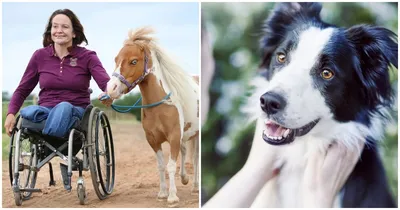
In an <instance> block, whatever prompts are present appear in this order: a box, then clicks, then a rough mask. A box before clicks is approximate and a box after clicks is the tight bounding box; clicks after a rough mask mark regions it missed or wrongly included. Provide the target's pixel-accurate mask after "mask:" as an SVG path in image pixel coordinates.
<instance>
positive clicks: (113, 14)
mask: <svg viewBox="0 0 400 210" xmlns="http://www.w3.org/2000/svg"><path fill="white" fill-rule="evenodd" d="M2 6H3V7H2V27H3V28H2V29H3V30H2V38H3V39H2V55H3V57H2V60H3V63H2V72H3V89H2V90H3V91H8V92H9V93H10V94H12V92H14V91H15V89H16V88H17V86H18V84H19V82H20V80H21V78H22V75H23V73H24V72H25V69H26V66H27V64H28V62H29V60H30V58H31V56H32V54H33V52H35V50H37V49H39V48H42V47H43V45H42V39H43V36H42V35H43V32H44V30H45V26H46V24H47V21H48V18H49V17H50V15H51V14H52V13H53V12H54V11H55V10H57V9H64V8H68V9H70V10H72V11H73V12H74V13H75V14H76V15H77V16H78V18H79V20H80V21H81V23H82V25H83V27H84V30H85V35H86V38H87V39H88V42H89V45H87V46H85V47H86V48H88V49H90V50H94V51H95V52H96V53H97V55H98V57H99V59H100V61H101V62H102V64H103V67H104V68H105V69H106V71H107V73H108V74H109V75H111V73H112V72H113V71H114V67H115V63H114V58H115V56H116V55H117V54H118V52H119V50H120V49H121V47H122V44H123V41H124V40H125V39H126V38H127V37H128V31H129V29H135V28H137V27H142V26H151V27H153V28H154V29H155V31H156V33H155V37H156V38H157V39H158V43H159V44H160V46H161V47H163V48H164V49H165V50H166V51H167V52H168V53H169V54H170V55H171V56H172V57H174V58H176V59H177V62H178V64H180V65H181V66H182V67H183V69H184V70H185V71H186V72H188V73H189V74H191V75H195V74H196V75H199V74H200V68H199V43H200V37H199V3H197V2H192V3H182V2H177V3H138V2H124V3H112V2H93V3H79V2H64V3H61V2H59V3H51V2H41V3H27V2H22V3H20V2H19V3H17V2H6V3H2ZM90 87H91V88H92V89H93V94H92V95H91V98H96V97H97V96H98V95H99V94H100V93H101V90H100V89H99V87H98V86H97V84H96V82H95V81H94V80H93V79H92V80H91V83H90ZM39 91H40V88H39V84H38V85H37V86H36V88H35V89H34V90H33V93H35V94H36V95H38V94H39ZM136 91H138V90H136Z"/></svg>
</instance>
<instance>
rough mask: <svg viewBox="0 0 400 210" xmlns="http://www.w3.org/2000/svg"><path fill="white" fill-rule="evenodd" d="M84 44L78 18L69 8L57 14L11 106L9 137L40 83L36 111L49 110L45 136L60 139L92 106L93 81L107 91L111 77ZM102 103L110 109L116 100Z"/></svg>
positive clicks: (8, 121)
mask: <svg viewBox="0 0 400 210" xmlns="http://www.w3.org/2000/svg"><path fill="white" fill-rule="evenodd" d="M83 42H85V43H86V44H88V41H87V39H86V36H85V34H84V29H83V26H82V24H81V23H80V21H79V19H78V18H77V16H76V15H75V14H74V13H73V12H72V11H71V10H69V9H60V10H56V11H55V12H53V14H52V15H51V16H50V18H49V21H48V23H47V26H46V29H45V32H44V34H43V48H41V49H38V50H36V51H35V52H34V53H33V55H32V58H31V59H30V61H29V63H28V66H27V68H26V70H25V73H24V75H23V76H22V79H21V82H20V84H19V85H18V87H17V89H16V91H15V92H14V94H13V96H12V98H11V101H10V104H9V106H8V112H7V118H6V120H5V123H4V127H5V128H6V132H7V134H8V135H9V136H10V135H11V134H10V133H11V131H12V129H13V127H14V125H15V114H16V113H17V112H18V111H19V109H20V108H21V106H22V104H23V102H24V100H25V99H26V97H27V96H28V95H29V94H30V93H31V92H32V90H33V89H34V88H35V86H36V85H37V83H38V82H39V85H40V89H41V90H40V93H39V106H37V107H33V109H40V108H42V109H43V110H48V111H49V113H48V117H47V121H46V126H45V129H44V130H43V133H44V134H48V135H53V136H58V137H63V136H65V134H66V132H67V128H69V127H71V126H72V125H73V123H74V120H72V119H75V118H82V116H83V113H84V110H85V108H86V107H87V106H88V105H89V104H90V93H89V84H90V78H91V77H92V76H93V78H94V80H95V81H96V83H97V85H98V86H99V87H100V89H101V90H103V91H104V90H105V89H106V85H107V82H108V81H109V79H110V77H109V76H108V74H107V72H106V70H105V69H104V68H103V66H102V64H101V62H100V60H99V58H98V57H97V55H96V53H95V52H94V51H90V50H88V49H86V48H84V47H80V46H78V45H80V44H82V43H83ZM101 95H102V94H101ZM101 95H100V96H99V97H101ZM102 103H103V104H105V105H107V106H109V105H111V103H112V99H108V100H104V101H102ZM30 108H31V110H30V111H32V107H30Z"/></svg>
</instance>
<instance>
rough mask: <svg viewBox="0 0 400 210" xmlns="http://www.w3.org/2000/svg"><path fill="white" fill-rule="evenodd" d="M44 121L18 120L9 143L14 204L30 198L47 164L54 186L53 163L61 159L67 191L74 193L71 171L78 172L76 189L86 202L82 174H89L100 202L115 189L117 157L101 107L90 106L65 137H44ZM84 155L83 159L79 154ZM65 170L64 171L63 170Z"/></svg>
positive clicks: (83, 202)
mask: <svg viewBox="0 0 400 210" xmlns="http://www.w3.org/2000/svg"><path fill="white" fill-rule="evenodd" d="M44 125H45V121H42V122H40V123H33V122H31V121H29V120H26V119H23V118H22V117H21V116H18V117H17V122H16V126H15V127H14V128H13V131H12V135H11V140H10V148H9V149H10V153H9V175H10V182H11V186H12V190H13V192H14V199H15V204H16V205H17V206H21V205H22V201H24V200H28V199H30V198H31V195H32V193H34V192H41V190H40V189H35V184H36V179H37V174H38V172H39V171H40V169H41V168H42V167H43V166H44V165H46V164H48V165H49V175H50V182H49V185H55V181H54V176H53V167H52V164H51V162H50V160H52V159H53V158H54V157H57V156H58V157H60V158H61V159H62V160H63V161H62V162H66V163H67V165H65V164H64V165H63V164H62V163H60V166H61V174H62V177H63V184H64V188H65V189H66V190H67V191H68V192H71V190H72V186H71V185H72V184H71V177H72V171H79V178H78V180H77V185H76V190H77V194H78V198H79V203H80V204H81V205H84V204H85V202H86V192H85V190H86V189H85V182H84V179H83V176H82V172H83V171H90V174H91V179H92V183H93V187H94V189H95V192H96V194H97V197H98V198H99V199H100V200H103V199H105V198H107V197H108V196H109V195H110V194H111V193H112V191H113V189H114V178H115V157H114V144H113V137H112V133H111V126H110V123H109V120H108V117H107V116H106V114H105V113H104V112H102V111H101V110H100V109H99V108H97V107H93V105H89V106H88V107H87V108H86V109H85V112H84V115H83V118H82V120H80V121H78V122H77V123H75V125H74V126H73V128H72V129H71V130H70V131H69V136H68V137H65V138H59V137H53V136H48V135H44V134H42V132H41V131H42V130H43V129H44ZM79 152H81V154H82V155H81V157H77V153H79ZM63 169H64V170H63Z"/></svg>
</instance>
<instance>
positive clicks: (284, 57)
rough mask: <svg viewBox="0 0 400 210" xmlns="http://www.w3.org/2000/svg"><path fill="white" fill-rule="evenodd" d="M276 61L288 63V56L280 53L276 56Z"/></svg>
mask: <svg viewBox="0 0 400 210" xmlns="http://www.w3.org/2000/svg"><path fill="white" fill-rule="evenodd" d="M276 60H277V61H278V62H279V63H285V61H286V55H285V54H283V53H278V55H277V56H276Z"/></svg>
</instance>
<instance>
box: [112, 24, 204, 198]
mask: <svg viewBox="0 0 400 210" xmlns="http://www.w3.org/2000/svg"><path fill="white" fill-rule="evenodd" d="M152 33H153V30H152V29H151V28H147V27H144V28H140V29H137V30H136V31H130V32H129V38H128V39H127V40H125V42H124V45H123V47H122V49H121V50H120V51H119V53H118V55H117V57H116V58H115V64H116V69H115V71H114V73H113V76H112V77H111V80H110V81H109V82H108V84H107V94H108V95H109V96H110V97H111V98H114V99H117V98H119V97H120V96H121V95H123V94H126V93H128V92H129V91H131V90H132V89H133V88H135V86H136V85H137V86H139V89H140V92H141V94H142V105H147V104H152V103H157V102H160V101H162V100H163V99H166V98H168V99H167V100H165V101H164V103H162V104H160V105H158V106H154V107H151V108H142V115H141V116H142V126H143V129H144V131H145V133H146V138H147V141H148V142H149V144H150V146H151V148H153V150H154V152H155V153H156V156H157V163H158V170H159V173H160V192H159V193H158V199H165V198H168V199H167V200H168V203H170V204H173V203H177V202H179V198H178V196H177V195H176V191H177V190H176V185H175V180H174V177H175V172H176V167H177V165H176V162H177V158H178V155H179V151H180V152H181V170H180V176H181V182H182V184H184V185H186V184H187V183H188V181H189V178H188V176H187V175H186V169H185V164H184V163H185V158H186V142H188V141H194V142H190V145H192V146H193V147H194V148H192V152H193V168H194V178H193V188H192V193H197V192H198V187H199V181H198V176H199V175H198V160H199V147H198V145H199V137H198V136H199V135H198V134H199V107H198V106H199V93H198V91H199V85H198V77H196V78H193V77H191V76H189V75H188V74H187V73H185V72H184V71H183V70H182V69H181V67H179V66H178V65H177V64H176V63H175V62H174V60H172V59H171V58H169V57H168V56H167V54H166V53H165V52H164V51H163V50H162V49H161V48H160V47H159V46H157V44H156V42H155V40H154V39H153V37H151V34H152ZM169 93H171V95H170V96H169V97H168V94H169ZM163 142H169V144H170V157H169V160H168V164H167V170H168V174H169V180H170V186H169V193H168V192H167V185H166V181H165V164H164V158H163V153H162V148H161V144H162V143H163Z"/></svg>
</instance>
